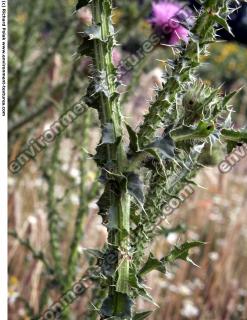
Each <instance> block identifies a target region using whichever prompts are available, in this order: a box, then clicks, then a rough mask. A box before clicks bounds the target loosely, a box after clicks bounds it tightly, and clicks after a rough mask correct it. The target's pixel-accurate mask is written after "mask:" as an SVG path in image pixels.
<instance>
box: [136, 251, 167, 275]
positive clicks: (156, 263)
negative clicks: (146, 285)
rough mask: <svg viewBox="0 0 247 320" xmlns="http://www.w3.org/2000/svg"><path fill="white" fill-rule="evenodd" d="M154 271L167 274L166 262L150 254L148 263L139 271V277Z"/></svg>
mask: <svg viewBox="0 0 247 320" xmlns="http://www.w3.org/2000/svg"><path fill="white" fill-rule="evenodd" d="M152 270H157V271H160V272H161V273H166V268H165V265H164V262H162V261H160V260H158V259H156V258H155V257H154V255H153V254H152V253H150V255H149V257H148V260H147V262H146V263H145V264H144V266H143V267H142V268H141V270H140V271H139V275H140V276H143V275H145V274H147V273H149V272H150V271H152Z"/></svg>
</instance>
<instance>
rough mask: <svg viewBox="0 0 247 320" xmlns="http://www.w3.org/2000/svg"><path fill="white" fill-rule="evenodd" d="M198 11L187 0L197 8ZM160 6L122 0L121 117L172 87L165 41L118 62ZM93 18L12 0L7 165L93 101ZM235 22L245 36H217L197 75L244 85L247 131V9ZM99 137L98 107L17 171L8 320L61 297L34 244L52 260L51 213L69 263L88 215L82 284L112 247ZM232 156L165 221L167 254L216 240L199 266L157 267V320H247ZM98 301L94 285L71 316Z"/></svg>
mask: <svg viewBox="0 0 247 320" xmlns="http://www.w3.org/2000/svg"><path fill="white" fill-rule="evenodd" d="M177 2H178V1H177ZM182 3H183V4H184V3H185V2H184V1H183V2H182ZM194 4H195V3H193V1H192V2H191V3H187V4H186V5H187V6H190V8H191V10H195V9H194ZM151 5H152V3H151V1H150V0H146V1H145V0H143V1H137V0H136V1H134V0H133V1H121V0H119V1H117V0H116V1H114V7H115V9H114V11H113V13H114V15H113V22H114V24H115V28H116V30H117V34H116V37H117V41H118V43H119V45H118V46H117V47H116V48H115V49H114V52H113V62H114V64H115V65H116V67H118V71H119V77H120V80H121V81H122V82H123V83H124V85H122V86H121V88H120V90H121V91H122V112H123V113H124V115H125V116H126V119H127V120H128V122H129V123H130V124H132V125H133V126H134V127H137V126H138V124H140V122H141V121H142V116H143V114H144V113H145V111H146V110H147V108H148V105H149V101H150V100H151V99H152V97H153V95H154V89H155V88H156V87H157V86H160V85H161V83H162V81H163V79H162V70H164V61H165V60H167V59H169V58H172V57H173V50H172V49H171V48H169V47H167V46H161V45H160V46H156V47H155V48H154V50H153V51H152V52H150V53H149V55H147V56H146V57H145V58H144V59H142V61H141V63H140V64H139V65H138V67H136V68H134V69H132V70H131V71H129V72H123V70H121V67H120V65H121V64H120V62H121V61H122V60H124V59H125V58H127V57H129V56H130V55H131V54H135V53H136V52H137V51H138V49H139V48H140V46H141V44H142V42H143V41H145V40H146V39H147V38H148V37H149V36H150V34H151V33H152V32H153V30H152V27H153V26H152V23H151V22H150V17H151V12H152V7H151ZM91 19H92V16H91V12H90V9H89V8H83V9H80V10H79V11H78V12H77V13H75V2H74V1H73V0H58V1H52V0H46V1H38V0H25V1H17V0H10V1H9V61H8V62H9V162H11V161H13V160H15V159H16V157H17V156H18V155H19V154H20V153H21V152H22V151H23V150H24V149H25V148H26V147H27V146H28V142H30V141H31V140H32V139H35V138H37V137H39V136H40V135H41V134H42V133H43V132H44V131H45V130H47V129H49V127H50V125H51V124H52V123H53V122H54V121H56V120H57V119H58V118H59V116H60V115H61V114H63V113H64V112H65V111H66V110H68V109H69V108H70V107H71V106H72V105H73V104H74V103H76V102H78V101H80V99H81V98H82V97H83V96H84V94H85V92H86V89H87V85H88V76H90V75H92V68H91V60H90V59H89V58H87V57H80V56H79V54H78V53H77V50H78V46H79V45H80V44H81V42H82V33H81V32H83V30H84V29H85V28H86V27H87V26H88V25H90V23H91ZM230 23H231V26H232V29H233V33H234V34H235V38H233V37H231V36H230V35H229V34H226V33H225V32H223V31H219V35H220V37H219V40H221V41H220V42H218V43H215V44H212V45H210V47H209V52H210V55H209V56H208V57H207V58H206V59H205V58H204V60H203V64H202V66H201V68H200V70H198V76H200V77H201V78H202V79H203V81H205V82H207V83H209V84H210V85H212V86H213V87H219V86H221V88H222V92H223V93H224V92H230V91H232V90H236V89H239V88H241V87H242V90H241V92H240V93H239V94H238V95H237V96H236V97H235V98H234V100H233V106H234V110H235V113H234V114H233V118H234V124H235V127H236V128H239V127H242V126H245V125H246V117H247V108H246V105H247V88H246V83H247V49H246V43H247V37H246V34H247V4H244V3H243V2H242V3H241V8H240V9H238V10H237V11H236V12H235V13H234V14H233V15H232V17H231V22H230ZM120 44H121V45H120ZM98 140H99V130H98V118H97V114H96V112H95V111H94V110H90V111H89V112H88V113H87V115H86V116H82V117H79V118H78V119H77V120H76V121H74V122H73V123H72V124H71V125H70V126H69V127H68V128H67V129H66V130H65V131H64V132H63V134H62V135H61V136H59V138H57V139H56V140H55V142H54V143H52V144H50V145H49V146H48V147H47V148H45V149H44V150H42V151H41V152H40V153H39V154H38V156H37V157H35V158H34V159H31V160H30V161H28V162H27V163H26V165H25V166H24V167H23V168H22V170H21V171H20V172H19V173H18V174H12V173H11V172H10V173H9V230H10V233H11V235H10V238H9V319H10V320H16V319H23V320H28V319H31V318H32V317H31V314H32V313H34V314H41V313H42V312H43V311H44V310H45V307H47V306H49V305H50V304H52V302H53V301H55V300H56V299H57V298H58V297H59V296H60V295H61V292H59V290H58V287H57V284H56V283H54V282H53V281H51V279H49V275H48V274H47V272H46V270H45V269H44V267H43V264H42V262H41V261H40V260H39V259H35V258H34V256H33V253H32V251H31V250H30V248H28V246H27V244H28V245H29V247H30V246H31V247H32V248H34V249H35V250H36V251H37V252H38V251H39V250H42V251H43V252H45V254H46V256H47V259H48V260H49V259H50V251H49V230H48V229H49V227H48V224H49V221H48V220H49V219H48V208H50V207H51V206H53V207H54V208H55V210H56V211H57V212H58V213H59V217H60V218H59V220H58V221H57V227H58V230H59V244H60V246H61V252H62V260H63V263H64V267H65V268H66V263H67V260H68V252H69V248H70V243H71V240H72V237H73V234H74V228H75V221H76V217H77V215H78V211H80V212H82V230H83V232H82V234H81V235H80V238H79V241H78V246H77V253H78V256H79V261H78V264H77V268H76V274H77V278H78V279H79V278H80V276H81V275H82V274H83V272H84V271H85V270H86V268H87V267H88V265H90V263H91V258H90V257H89V256H88V255H87V254H86V253H85V248H102V246H103V244H104V242H105V240H106V237H107V234H106V229H105V228H104V227H103V226H102V225H101V219H100V218H99V216H98V215H97V214H96V213H97V206H96V201H97V197H98V196H99V195H100V193H101V191H102V190H101V186H100V184H99V183H98V182H97V177H98V176H99V173H98V172H97V168H96V166H95V164H94V163H93V161H92V160H91V159H89V157H88V154H87V152H89V153H94V148H95V146H96V145H97V142H98ZM85 150H86V151H87V152H85ZM223 159H224V155H222V154H220V153H217V152H215V153H214V152H213V153H212V156H211V158H210V159H202V162H203V163H204V164H205V168H203V169H202V170H201V172H200V174H199V175H198V177H197V182H198V184H199V185H200V186H201V188H199V187H197V188H196V192H195V193H194V194H193V195H192V197H190V198H189V199H188V200H187V201H186V202H185V203H184V204H183V205H182V206H181V207H180V208H179V209H178V210H176V211H175V212H174V213H173V215H172V216H170V217H169V218H168V220H167V221H165V222H163V224H162V226H161V228H160V230H159V234H158V236H157V239H156V240H155V241H154V243H153V244H152V247H153V252H154V253H155V254H156V255H157V256H158V257H159V256H160V257H161V256H163V255H164V254H165V253H166V252H168V251H169V249H170V248H171V246H173V245H174V244H179V243H182V242H183V241H186V240H201V241H205V242H206V243H207V244H206V245H205V246H204V247H202V248H198V249H196V250H195V251H193V256H192V258H193V261H194V262H195V263H196V264H197V265H198V266H199V267H196V266H194V265H192V264H188V263H185V262H181V263H177V264H175V265H170V266H169V268H168V271H167V274H166V275H161V274H159V273H156V272H155V271H154V272H152V273H151V274H150V275H149V276H148V278H147V281H146V285H147V286H148V287H150V293H151V295H153V297H154V301H155V302H156V304H157V305H158V306H154V305H150V303H148V302H146V301H144V300H141V299H140V300H139V301H138V303H137V306H138V308H140V309H143V308H144V309H145V308H152V309H153V310H155V312H154V313H153V314H152V316H150V319H154V320H161V319H166V320H180V319H181V320H185V319H200V320H246V319H247V304H246V299H247V250H246V248H247V216H246V208H247V183H246V182H247V176H246V173H247V161H246V159H243V160H242V161H241V162H239V163H238V164H237V166H236V167H235V168H234V169H233V170H232V171H231V172H229V173H228V174H226V175H223V174H220V173H219V171H218V168H217V164H218V163H219V162H220V161H222V160H223ZM51 182H52V183H51ZM17 235H18V237H17ZM21 239H22V240H21ZM93 294H94V293H93V290H89V292H88V294H87V295H85V296H84V297H83V298H82V299H78V300H77V301H76V302H75V303H74V304H73V305H72V306H71V309H70V310H71V315H70V318H69V319H72V320H73V319H96V318H97V317H96V316H95V313H94V312H93V311H92V310H93V307H92V306H91V305H90V303H89V301H91V297H92V296H93ZM44 297H45V298H44ZM94 298H95V297H94Z"/></svg>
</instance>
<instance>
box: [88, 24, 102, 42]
mask: <svg viewBox="0 0 247 320" xmlns="http://www.w3.org/2000/svg"><path fill="white" fill-rule="evenodd" d="M84 33H85V34H86V35H87V36H88V37H89V40H93V39H98V40H100V41H103V39H102V36H101V26H100V25H97V24H93V25H91V26H90V27H88V28H86V30H85V31H84Z"/></svg>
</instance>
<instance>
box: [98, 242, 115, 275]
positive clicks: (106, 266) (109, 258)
mask: <svg viewBox="0 0 247 320" xmlns="http://www.w3.org/2000/svg"><path fill="white" fill-rule="evenodd" d="M117 265H118V250H117V249H116V248H114V247H109V248H107V250H106V252H105V253H104V256H103V260H102V265H101V270H102V273H103V274H104V275H105V276H106V277H113V276H114V275H115V273H116V269H117Z"/></svg>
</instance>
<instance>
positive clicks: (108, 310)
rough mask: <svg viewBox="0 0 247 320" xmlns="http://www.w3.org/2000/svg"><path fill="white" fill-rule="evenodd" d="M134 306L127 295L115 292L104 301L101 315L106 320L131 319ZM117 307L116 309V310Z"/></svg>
mask: <svg viewBox="0 0 247 320" xmlns="http://www.w3.org/2000/svg"><path fill="white" fill-rule="evenodd" d="M116 300H117V301H116ZM132 305H133V301H132V299H131V298H130V297H129V296H128V295H127V294H125V293H120V292H115V293H114V294H110V295H109V296H108V297H107V298H106V299H105V300H104V301H103V304H102V307H101V309H100V315H101V316H102V317H104V318H110V317H118V318H119V319H123V320H126V319H131V308H132ZM115 306H116V309H114V307H115Z"/></svg>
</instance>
